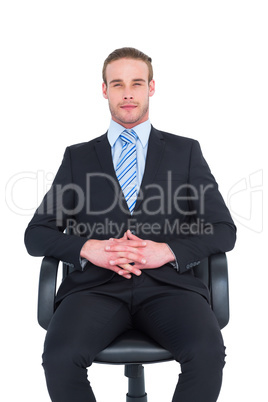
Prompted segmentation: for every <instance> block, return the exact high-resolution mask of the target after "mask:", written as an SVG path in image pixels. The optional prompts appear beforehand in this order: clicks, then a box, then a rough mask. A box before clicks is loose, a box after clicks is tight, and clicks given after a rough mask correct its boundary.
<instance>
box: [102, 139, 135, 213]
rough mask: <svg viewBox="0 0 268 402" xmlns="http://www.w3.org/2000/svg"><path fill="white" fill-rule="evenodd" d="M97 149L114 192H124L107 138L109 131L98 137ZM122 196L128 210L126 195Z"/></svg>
mask: <svg viewBox="0 0 268 402" xmlns="http://www.w3.org/2000/svg"><path fill="white" fill-rule="evenodd" d="M95 150H96V153H97V156H98V159H99V163H100V166H101V168H102V171H103V173H105V174H106V175H107V182H108V183H109V185H110V186H111V188H112V189H113V192H115V191H116V192H117V195H118V191H119V192H122V190H121V186H120V184H119V182H118V179H117V176H116V173H115V170H114V165H113V159H112V154H111V146H110V144H109V141H108V138H107V133H106V134H104V135H102V136H101V137H99V138H98V139H97V141H96V144H95ZM121 196H122V195H121ZM122 197H123V203H124V209H125V210H126V211H127V210H128V206H127V203H126V201H125V199H124V196H122Z"/></svg>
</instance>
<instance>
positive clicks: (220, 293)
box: [38, 254, 229, 402]
mask: <svg viewBox="0 0 268 402" xmlns="http://www.w3.org/2000/svg"><path fill="white" fill-rule="evenodd" d="M58 265H59V261H58V260H56V259H55V258H52V257H44V259H43V261H42V265H41V271H40V281H39V295H38V322H39V324H40V325H41V327H43V328H44V329H47V328H48V325H49V322H50V320H51V317H52V315H53V313H54V300H55V294H56V287H57V272H58ZM69 273H70V268H69V267H68V266H66V265H64V264H63V278H65V277H66V275H68V274H69ZM194 273H195V275H196V276H197V277H198V278H199V279H201V280H202V281H203V282H204V283H205V284H206V285H207V286H208V289H209V291H210V295H211V307H212V309H213V311H214V313H215V315H216V317H217V320H218V322H219V325H220V328H221V329H222V328H224V327H225V326H226V325H227V323H228V321H229V292H228V272H227V260H226V255H225V254H215V255H212V256H210V257H209V258H207V259H205V260H203V261H201V263H200V265H198V266H197V267H196V268H195V270H194ZM170 360H174V358H173V356H172V355H171V354H170V353H169V352H168V351H167V350H165V349H163V348H162V347H161V346H160V345H158V344H157V343H156V342H154V341H153V340H152V339H151V338H149V337H148V336H146V335H145V334H143V333H141V332H140V331H134V330H131V331H127V332H125V333H124V334H123V335H121V336H120V337H118V338H117V339H116V340H115V341H114V342H112V343H111V344H110V345H109V346H108V347H107V348H106V349H104V350H103V351H101V352H100V353H99V354H98V355H97V357H96V359H95V362H96V363H106V364H124V365H125V376H126V377H128V393H127V396H126V402H134V401H135V402H147V394H146V392H145V384H144V367H143V364H146V363H158V362H165V361H170Z"/></svg>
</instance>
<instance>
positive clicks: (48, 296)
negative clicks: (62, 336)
mask: <svg viewBox="0 0 268 402" xmlns="http://www.w3.org/2000/svg"><path fill="white" fill-rule="evenodd" d="M58 265H59V261H58V260H57V259H56V258H53V257H44V258H43V260H42V264H41V270H40V277H39V290H38V312H37V318H38V323H39V325H41V327H42V328H44V329H47V327H48V325H49V322H50V320H51V318H52V315H53V313H54V307H55V294H56V286H57V274H58Z"/></svg>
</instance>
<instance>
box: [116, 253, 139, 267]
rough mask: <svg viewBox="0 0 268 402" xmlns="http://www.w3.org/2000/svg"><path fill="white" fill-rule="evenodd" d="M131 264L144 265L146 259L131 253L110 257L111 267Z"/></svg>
mask: <svg viewBox="0 0 268 402" xmlns="http://www.w3.org/2000/svg"><path fill="white" fill-rule="evenodd" d="M131 262H134V263H139V264H146V259H145V258H144V257H143V255H142V254H137V253H132V252H122V251H121V252H118V253H117V255H116V256H113V257H111V259H110V264H111V265H121V264H129V263H131Z"/></svg>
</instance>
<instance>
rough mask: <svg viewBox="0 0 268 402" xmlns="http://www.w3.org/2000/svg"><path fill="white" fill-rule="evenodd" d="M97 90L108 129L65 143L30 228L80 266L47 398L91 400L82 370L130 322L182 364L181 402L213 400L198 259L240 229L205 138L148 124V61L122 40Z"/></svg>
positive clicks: (61, 313) (65, 301) (50, 249)
mask: <svg viewBox="0 0 268 402" xmlns="http://www.w3.org/2000/svg"><path fill="white" fill-rule="evenodd" d="M102 91H103V96H104V98H105V99H107V100H108V102H109V107H110V112H111V117H112V119H111V124H110V127H109V130H108V132H107V133H106V134H104V135H102V136H101V137H98V138H96V139H94V140H92V141H89V142H88V143H84V144H78V145H75V146H72V147H68V148H67V149H66V152H65V155H64V159H63V162H62V165H61V167H60V168H59V171H58V173H57V175H56V178H55V180H54V183H53V185H52V188H51V190H50V191H49V192H48V194H47V195H46V196H45V198H44V200H43V202H42V204H41V206H40V207H39V209H38V210H37V211H36V214H35V215H34V217H33V219H32V220H31V222H30V224H29V226H28V228H27V230H26V234H25V243H26V247H27V249H28V252H29V253H30V254H32V255H35V256H43V255H46V256H53V257H55V258H57V259H59V260H62V261H65V262H66V263H67V264H69V265H71V266H72V267H74V268H75V271H74V272H73V273H72V274H71V275H69V276H68V277H67V278H66V279H65V280H64V282H63V283H62V285H61V287H60V289H59V291H58V294H57V309H56V312H55V314H54V316H53V318H52V321H51V323H50V326H49V328H48V331H47V336H46V341H45V348H44V354H43V366H44V369H45V374H46V380H47V386H48V390H49V394H50V397H51V400H52V401H53V402H76V401H79V402H92V401H95V397H94V394H93V391H92V389H91V387H90V384H89V382H88V380H87V371H86V368H87V367H89V366H90V365H91V363H92V362H93V360H94V357H95V356H96V355H97V353H98V352H99V351H100V350H102V349H103V348H105V347H106V346H107V345H108V344H109V343H110V342H111V341H112V340H113V339H115V338H116V337H117V336H118V335H119V334H121V333H122V332H124V331H126V330H127V329H130V328H133V327H134V328H138V329H140V330H142V331H143V332H145V333H147V334H148V335H150V336H151V337H152V338H154V339H155V340H156V341H157V342H158V343H160V344H161V345H163V346H164V347H165V348H167V349H168V350H170V351H171V353H172V354H173V356H174V357H175V359H176V360H177V361H178V362H179V363H180V365H181V371H182V373H181V375H180V377H179V382H178V385H177V387H176V389H175V393H174V397H173V401H174V402H176V401H180V402H193V401H194V402H215V401H216V400H217V398H218V394H219V391H220V387H221V381H222V369H223V366H224V357H225V348H224V345H223V341H222V337H221V332H220V329H219V326H218V324H217V321H216V319H215V316H214V314H213V312H212V311H211V308H210V305H209V295H208V290H207V289H206V287H205V286H204V285H203V284H202V283H201V282H200V281H199V280H198V279H196V278H195V277H194V276H193V273H192V268H193V267H195V266H197V265H198V264H199V262H200V260H201V259H203V258H205V257H207V256H209V255H211V254H214V253H219V252H226V251H229V250H231V249H232V248H233V246H234V243H235V236H236V234H235V233H236V229H235V226H234V224H233V221H232V219H231V216H230V214H229V211H228V209H227V208H226V206H225V204H224V201H223V199H222V197H221V195H220V193H219V191H218V188H217V184H216V182H215V180H214V178H213V176H212V175H211V172H210V170H209V168H208V165H207V164H206V162H205V160H204V158H203V156H202V153H201V150H200V147H199V144H198V142H197V141H195V140H191V139H187V138H183V137H179V136H176V135H173V134H169V133H165V132H162V131H158V130H156V129H155V128H154V127H152V126H151V124H150V122H149V120H148V119H149V98H150V97H151V96H153V94H154V92H155V82H154V80H153V70H152V65H151V59H150V58H149V57H148V56H146V55H145V54H143V53H142V52H140V51H138V50H136V49H133V48H123V49H117V50H116V51H114V52H113V53H111V54H110V55H109V56H108V58H107V59H106V61H105V63H104V67H103V87H102ZM66 227H68V228H69V229H71V233H70V234H66V233H63V232H64V230H65V229H66Z"/></svg>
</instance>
